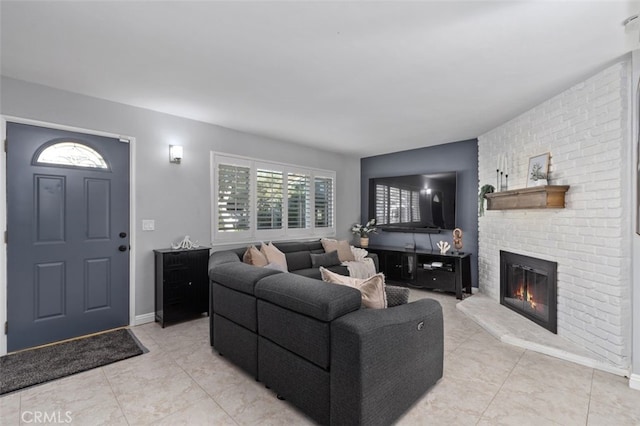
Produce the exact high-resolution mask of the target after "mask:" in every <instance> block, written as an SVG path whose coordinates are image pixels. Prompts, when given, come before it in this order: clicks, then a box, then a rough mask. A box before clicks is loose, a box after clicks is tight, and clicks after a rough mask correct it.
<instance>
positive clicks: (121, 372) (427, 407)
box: [0, 290, 640, 426]
mask: <svg viewBox="0 0 640 426" xmlns="http://www.w3.org/2000/svg"><path fill="white" fill-rule="evenodd" d="M421 297H433V298H436V299H438V300H440V302H441V303H442V305H443V309H444V318H445V321H444V325H445V373H444V377H443V378H442V379H441V380H440V381H439V382H438V383H437V384H436V385H435V386H434V387H433V388H432V389H431V390H430V391H429V392H428V393H427V394H426V395H425V396H424V397H423V398H422V399H421V400H419V401H418V402H417V403H416V404H415V405H414V406H413V408H412V409H411V410H410V411H408V412H407V413H406V415H405V416H404V417H403V418H401V419H400V420H399V421H398V424H399V425H447V426H450V425H495V424H498V425H518V426H524V425H536V426H540V425H617V426H620V425H639V424H640V391H636V390H632V389H630V388H629V387H628V383H627V380H626V379H625V378H623V377H618V376H614V375H612V374H608V373H603V372H600V371H598V370H594V369H591V368H587V367H583V366H580V365H577V364H573V363H570V362H567V361H562V360H559V359H556V358H551V357H549V356H546V355H541V354H538V353H536V352H531V351H528V350H525V349H522V348H517V347H513V346H510V345H507V344H504V343H500V342H499V341H498V340H496V339H495V338H494V337H492V336H491V335H489V334H488V333H487V332H486V331H484V330H483V329H482V328H481V327H479V326H478V325H476V323H474V322H473V321H472V320H470V319H469V318H467V317H466V316H465V314H464V313H462V312H460V311H459V310H458V309H456V307H455V304H456V299H455V297H453V296H451V295H446V294H440V293H436V292H429V291H420V290H412V298H413V299H415V298H421ZM133 330H134V332H135V334H136V335H137V336H138V338H139V339H140V340H141V341H142V342H143V343H144V345H146V347H147V348H148V349H149V353H147V354H144V355H142V356H139V357H135V358H132V359H129V360H125V361H121V362H118V363H115V364H112V365H109V366H105V367H102V368H98V369H95V370H91V371H88V372H85V373H81V374H77V375H75V376H71V377H68V378H64V379H60V380H57V381H54V382H51V383H48V384H44V385H40V386H36V387H33V388H31V389H27V390H24V391H21V392H17V393H13V394H10V395H6V396H4V397H0V424H1V425H2V426H12V425H20V424H36V423H37V422H36V421H35V420H36V418H35V417H34V415H38V413H42V414H41V415H44V414H47V415H48V416H49V420H51V416H52V415H53V416H55V417H54V419H53V420H54V421H51V422H50V423H55V421H56V420H57V421H58V423H64V422H65V421H67V420H72V421H71V424H73V425H92V426H93V425H103V424H104V425H145V424H153V425H181V424H184V425H285V424H286V425H299V424H311V422H310V420H309V419H308V418H306V417H305V416H304V415H302V414H301V413H299V412H297V411H296V410H295V409H293V408H291V407H290V406H289V405H288V404H287V403H286V402H283V401H279V400H278V399H276V397H275V395H274V394H273V392H272V391H270V390H268V389H265V387H264V386H263V385H261V384H260V383H257V382H256V381H255V380H254V379H253V378H252V377H249V376H247V375H245V374H244V373H243V372H242V371H241V370H239V369H238V368H236V367H234V366H233V365H231V364H230V363H228V362H227V361H226V360H225V359H224V358H221V357H219V356H218V355H217V354H215V353H212V351H211V348H210V346H209V342H208V336H209V334H208V319H207V318H202V319H199V320H195V321H190V322H185V323H181V324H177V325H172V326H169V327H167V328H165V329H162V328H160V326H158V325H157V324H154V323H151V324H145V325H142V326H138V327H135V328H134V329H133ZM67 412H68V413H67ZM67 414H68V416H67ZM67 423H68V422H67Z"/></svg>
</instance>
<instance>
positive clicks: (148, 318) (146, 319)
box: [131, 312, 156, 326]
mask: <svg viewBox="0 0 640 426" xmlns="http://www.w3.org/2000/svg"><path fill="white" fill-rule="evenodd" d="M155 320H156V313H155V312H149V313H148V314H142V315H136V317H135V318H134V319H133V324H131V325H132V326H136V325H142V324H147V323H150V322H154V321H155Z"/></svg>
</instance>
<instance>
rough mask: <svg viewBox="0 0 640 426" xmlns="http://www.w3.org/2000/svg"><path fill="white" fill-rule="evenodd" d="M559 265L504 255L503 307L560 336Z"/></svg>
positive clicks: (501, 290) (502, 269)
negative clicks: (557, 276)
mask: <svg viewBox="0 0 640 426" xmlns="http://www.w3.org/2000/svg"><path fill="white" fill-rule="evenodd" d="M557 269H558V264H557V263H556V262H550V261H548V260H543V259H537V258H534V257H529V256H524V255H520V254H516V253H510V252H507V251H502V250H501V251H500V303H501V304H502V305H504V306H506V307H507V308H509V309H511V310H513V311H515V312H517V313H519V314H520V315H522V316H524V317H526V318H528V319H530V320H531V321H533V322H535V323H536V324H538V325H540V326H542V327H544V328H546V329H547V330H549V331H551V332H553V333H557V303H556V293H557V280H556V275H557Z"/></svg>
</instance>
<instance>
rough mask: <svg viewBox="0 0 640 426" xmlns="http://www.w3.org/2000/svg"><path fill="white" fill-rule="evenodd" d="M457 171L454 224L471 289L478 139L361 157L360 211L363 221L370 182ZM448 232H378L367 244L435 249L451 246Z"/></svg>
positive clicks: (474, 270) (475, 242)
mask: <svg viewBox="0 0 640 426" xmlns="http://www.w3.org/2000/svg"><path fill="white" fill-rule="evenodd" d="M449 171H457V172H458V194H457V200H456V201H457V225H458V227H459V228H461V229H462V231H463V233H464V237H463V243H464V247H463V249H462V251H464V252H470V253H471V274H472V281H473V286H474V287H477V286H478V192H477V191H478V140H477V139H471V140H467V141H461V142H453V143H448V144H444V145H436V146H430V147H426V148H420V149H412V150H409V151H401V152H396V153H392V154H386V155H378V156H375V157H367V158H363V159H362V160H361V161H360V193H361V194H362V196H361V199H360V200H361V201H360V209H361V212H362V216H361V218H360V220H362V221H363V222H365V221H367V220H368V219H370V218H367V217H366V216H367V214H368V213H367V212H368V206H369V179H371V178H376V177H385V176H400V175H413V174H419V173H436V172H449ZM452 239H453V238H452V235H451V232H450V231H443V232H442V233H440V234H432V235H431V240H430V239H429V234H419V233H415V234H414V233H408V234H405V233H399V232H379V233H378V234H373V235H372V236H371V240H370V244H377V245H390V246H397V247H404V245H405V244H406V243H413V242H414V241H415V244H416V248H418V249H430V248H431V243H433V248H434V249H436V250H437V247H436V244H437V243H438V241H440V240H443V241H447V242H448V243H449V244H451V245H453V244H452Z"/></svg>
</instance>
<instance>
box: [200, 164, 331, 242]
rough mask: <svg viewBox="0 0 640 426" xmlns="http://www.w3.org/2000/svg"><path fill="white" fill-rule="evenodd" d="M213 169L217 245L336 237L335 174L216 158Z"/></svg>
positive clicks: (213, 207) (213, 208)
mask: <svg viewBox="0 0 640 426" xmlns="http://www.w3.org/2000/svg"><path fill="white" fill-rule="evenodd" d="M211 167H212V169H211V170H212V173H211V176H212V185H211V192H212V204H211V205H212V224H213V226H212V234H213V235H212V243H213V244H216V243H217V242H219V243H220V244H223V243H228V242H230V241H233V242H241V241H259V240H261V239H264V240H265V241H266V239H269V240H274V239H277V238H282V239H285V238H287V237H289V238H290V237H294V238H301V237H312V236H313V237H316V236H334V235H335V190H336V179H335V172H333V171H328V170H316V169H309V168H304V167H299V166H294V165H289V164H281V163H276V162H269V161H263V160H257V159H252V158H247V157H240V156H235V155H229V154H222V153H216V152H212V153H211ZM240 231H242V232H240Z"/></svg>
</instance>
